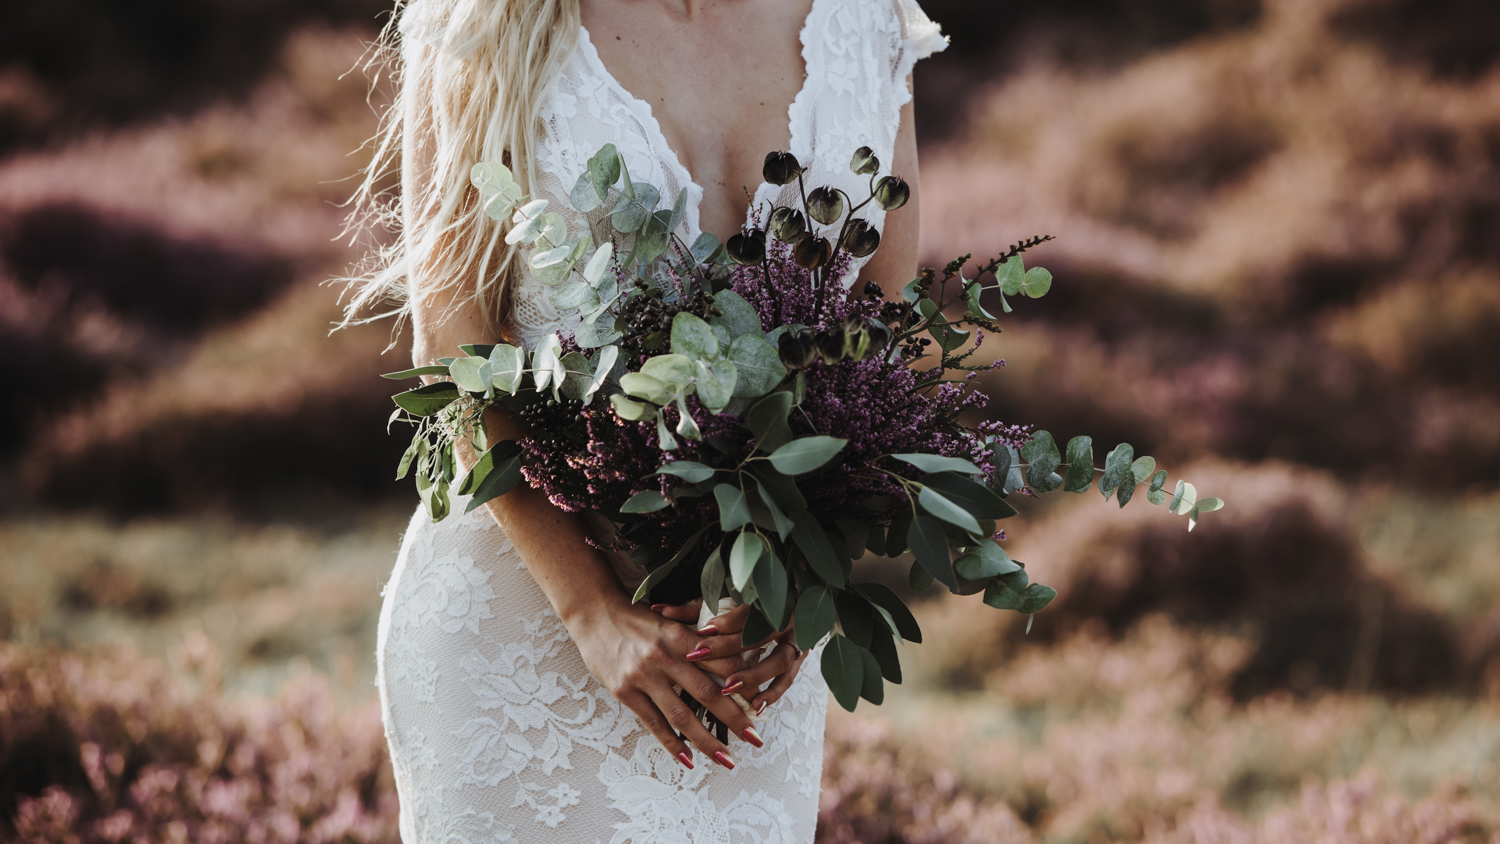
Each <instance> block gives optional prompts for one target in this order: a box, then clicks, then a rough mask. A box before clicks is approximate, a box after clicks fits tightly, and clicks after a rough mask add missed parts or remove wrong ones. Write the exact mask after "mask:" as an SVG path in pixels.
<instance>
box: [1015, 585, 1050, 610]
mask: <svg viewBox="0 0 1500 844" xmlns="http://www.w3.org/2000/svg"><path fill="white" fill-rule="evenodd" d="M1056 597H1057V590H1056V589H1053V588H1052V587H1051V586H1043V585H1042V584H1040V583H1032V584H1030V585H1028V586H1027V587H1026V591H1025V592H1024V593H1022V595H1021V607H1020V610H1021V612H1023V613H1025V614H1026V615H1032V614H1034V613H1038V612H1041V611H1042V610H1043V609H1045V608H1046V607H1047V605H1048V604H1050V603H1052V599H1053V598H1056Z"/></svg>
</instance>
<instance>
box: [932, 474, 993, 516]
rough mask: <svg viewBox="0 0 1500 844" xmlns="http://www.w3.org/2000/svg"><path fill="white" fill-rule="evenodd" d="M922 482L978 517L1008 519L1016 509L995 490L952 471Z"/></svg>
mask: <svg viewBox="0 0 1500 844" xmlns="http://www.w3.org/2000/svg"><path fill="white" fill-rule="evenodd" d="M922 483H923V484H925V485H927V486H929V487H931V488H932V489H935V490H937V491H938V492H940V493H942V494H943V497H944V498H947V499H948V500H949V501H952V502H953V503H955V504H957V505H958V506H960V507H962V508H964V509H965V510H967V511H969V514H970V515H972V516H973V517H974V518H976V519H1008V518H1010V517H1011V516H1014V515H1015V514H1016V509H1015V508H1014V507H1012V506H1010V505H1009V504H1007V503H1006V501H1005V499H1003V498H1001V497H1000V496H999V495H996V494H995V491H994V490H992V489H990V488H989V487H987V486H985V485H984V484H981V483H976V482H974V481H971V480H969V479H968V478H966V477H964V476H963V475H955V474H953V473H952V472H939V473H938V474H936V475H928V476H927V477H925V478H923V479H922Z"/></svg>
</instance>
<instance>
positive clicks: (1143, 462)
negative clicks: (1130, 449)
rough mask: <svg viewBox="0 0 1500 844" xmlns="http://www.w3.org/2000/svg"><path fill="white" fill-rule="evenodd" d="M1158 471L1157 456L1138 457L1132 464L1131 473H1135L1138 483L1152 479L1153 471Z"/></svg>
mask: <svg viewBox="0 0 1500 844" xmlns="http://www.w3.org/2000/svg"><path fill="white" fill-rule="evenodd" d="M1155 471H1156V458H1155V457H1137V458H1136V459H1135V462H1134V463H1131V464H1130V474H1132V475H1135V481H1136V483H1140V484H1143V483H1146V482H1147V481H1149V480H1150V479H1151V473H1152V472H1155Z"/></svg>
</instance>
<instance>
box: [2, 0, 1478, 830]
mask: <svg viewBox="0 0 1500 844" xmlns="http://www.w3.org/2000/svg"><path fill="white" fill-rule="evenodd" d="M23 5H24V7H25V8H23V9H22V10H19V11H16V12H13V13H9V14H11V15H12V17H13V24H14V25H7V26H6V27H5V28H3V31H0V368H3V370H4V371H5V372H6V374H7V376H8V379H7V387H8V389H7V390H5V391H4V393H3V394H0V841H7V840H17V841H26V842H32V841H36V842H42V841H49V842H50V841H78V842H122V841H223V842H233V841H246V842H259V841H307V842H314V841H316V842H325V841H327V842H333V841H341V842H365V841H369V842H393V841H395V840H396V838H397V836H396V831H395V812H396V802H395V794H394V790H393V786H392V784H391V779H390V773H389V770H388V766H387V765H386V762H385V757H384V745H383V739H382V737H381V734H380V727H379V719H378V713H377V712H376V710H375V708H374V706H373V697H374V688H373V686H372V680H373V668H374V664H373V651H374V643H375V622H376V616H377V612H378V609H379V601H380V589H381V586H382V584H383V583H384V581H385V579H386V577H387V575H388V573H389V570H390V567H391V565H392V562H393V560H394V556H395V551H396V547H397V543H398V540H399V535H400V531H401V530H402V529H403V527H404V525H405V522H406V519H407V518H408V516H409V514H410V512H411V508H412V507H413V506H415V496H414V495H413V493H412V490H411V489H410V488H409V487H408V486H406V485H403V484H397V483H394V482H392V481H391V480H390V476H391V474H392V472H391V469H392V467H393V466H394V465H395V462H396V459H397V457H398V456H399V454H400V452H401V451H402V449H403V444H402V443H400V442H399V438H398V437H394V436H387V435H386V433H385V429H384V423H385V417H386V415H387V410H388V408H389V399H388V396H389V394H390V393H391V392H392V390H391V388H390V387H389V386H388V384H389V382H382V381H381V380H380V379H378V378H376V377H375V375H376V374H377V373H379V372H381V371H388V370H391V369H397V368H400V366H401V365H402V353H403V352H402V349H401V346H400V345H399V344H400V343H401V342H402V341H403V338H401V337H400V336H393V335H392V334H391V333H390V330H389V326H384V325H375V326H365V327H360V328H356V329H352V330H348V331H341V332H337V333H333V334H331V335H330V334H329V332H328V329H329V327H330V321H331V320H332V319H333V318H334V317H335V315H336V314H337V301H336V300H337V295H338V290H337V288H336V287H332V286H328V285H325V284H323V282H325V281H326V280H327V279H329V278H330V277H333V276H336V275H338V274H340V273H342V272H345V271H347V269H348V268H349V266H350V265H351V264H352V263H353V262H356V261H358V260H359V259H360V257H361V256H362V254H363V253H364V249H365V247H366V246H367V245H368V244H367V243H358V242H352V241H351V240H350V239H348V238H340V237H339V232H340V226H341V221H342V219H343V214H344V211H343V210H342V209H340V208H339V207H338V204H339V203H340V202H341V201H342V200H343V199H344V198H345V197H346V196H347V195H348V193H349V192H350V190H351V189H352V184H351V182H350V181H349V177H350V176H351V175H352V174H353V173H354V171H355V170H356V169H357V168H358V167H359V165H360V164H361V162H362V161H363V160H364V155H365V153H364V152H362V151H360V150H361V144H362V143H363V141H364V140H365V139H366V138H367V137H368V136H369V135H370V133H371V132H372V131H373V128H374V116H373V112H372V107H374V108H378V107H379V105H380V103H381V102H382V101H383V97H384V90H383V89H382V88H381V87H380V86H379V85H376V86H375V88H374V89H373V91H372V90H371V89H370V88H369V86H368V84H367V81H366V80H365V79H364V78H362V77H361V76H360V75H359V74H357V73H356V74H353V75H347V76H346V75H344V74H345V72H346V71H348V70H350V69H351V68H353V67H354V66H355V64H356V62H357V60H358V59H359V56H360V55H361V52H362V50H363V46H362V45H363V42H364V41H366V40H368V39H369V38H370V37H371V36H372V35H373V33H374V31H375V30H374V26H375V19H376V15H377V14H378V13H379V12H380V11H381V10H382V8H383V7H384V5H385V4H384V3H383V2H380V0H314V1H311V2H310V1H309V0H299V1H298V2H292V0H285V1H283V0H268V2H263V3H259V4H255V5H253V6H247V5H246V4H242V3H235V2H228V0H195V2H189V0H163V2H154V3H144V2H139V0H131V1H130V2H119V0H47V2H33V3H29V4H23ZM924 7H925V8H926V9H927V11H928V12H929V13H930V14H931V15H932V16H933V17H934V18H935V19H937V20H939V21H940V22H942V23H943V24H944V25H945V28H946V29H947V31H949V32H950V33H952V35H953V46H952V48H951V49H950V50H949V51H948V52H947V53H946V54H943V55H940V56H938V57H936V58H934V59H933V60H931V61H929V62H927V63H926V64H924V65H923V66H921V67H920V68H919V79H918V96H919V100H918V102H919V115H918V117H919V124H920V126H919V133H920V137H921V140H922V144H923V147H922V156H923V158H922V165H923V169H922V232H923V250H924V255H925V256H926V258H927V259H928V260H930V261H934V262H940V261H945V260H947V259H948V258H950V257H952V256H953V255H955V254H958V253H962V252H967V251H974V252H975V253H976V254H978V255H983V254H984V253H985V252H996V251H999V250H1000V249H1001V248H1003V247H1004V246H1005V245H1007V244H1009V243H1011V242H1013V241H1016V240H1019V239H1021V238H1023V237H1026V236H1030V235H1034V234H1041V233H1049V234H1053V235H1055V236H1057V240H1056V241H1055V242H1053V243H1049V244H1046V245H1045V246H1043V247H1041V248H1040V249H1038V250H1037V251H1036V253H1035V257H1034V259H1033V260H1034V262H1035V263H1039V264H1043V265H1045V266H1047V267H1048V268H1049V269H1051V270H1052V272H1053V274H1054V276H1055V277H1056V283H1055V284H1054V287H1053V289H1052V292H1051V293H1050V294H1049V295H1048V296H1047V297H1046V298H1045V299H1042V300H1039V301H1031V300H1025V301H1022V302H1018V303H1016V313H1014V314H1013V315H1010V316H1009V317H1007V318H1006V321H1005V323H1004V325H1005V327H1006V331H1005V333H1003V334H1002V335H1000V336H999V337H996V338H991V339H990V341H989V342H988V343H987V344H986V346H985V351H986V352H987V353H989V354H990V355H992V356H993V357H996V358H1004V359H1005V362H1006V365H1005V366H1004V367H1003V368H997V369H995V370H993V371H992V372H991V373H988V374H986V376H985V378H986V379H987V386H988V387H989V388H990V389H991V390H992V391H993V392H994V394H995V396H996V399H995V401H994V402H993V403H992V404H991V406H990V407H988V408H986V410H985V411H984V412H985V413H986V414H987V415H989V416H991V417H993V418H998V419H1001V420H1004V421H1005V422H1008V423H1035V424H1037V425H1038V426H1039V427H1041V428H1046V429H1048V430H1050V431H1052V432H1053V433H1054V434H1055V435H1057V436H1058V437H1060V438H1066V437H1069V436H1072V435H1074V434H1079V433H1088V434H1091V435H1093V436H1094V437H1095V439H1096V441H1098V442H1103V441H1110V442H1118V441H1127V442H1130V443H1132V444H1134V446H1135V449H1136V452H1137V453H1138V454H1144V453H1150V454H1153V455H1155V456H1156V457H1157V459H1158V461H1159V462H1160V464H1161V465H1162V466H1163V467H1164V468H1167V469H1168V470H1169V471H1170V472H1171V473H1172V481H1171V482H1172V483H1175V480H1176V478H1177V477H1179V476H1186V477H1188V478H1190V479H1191V480H1193V481H1194V482H1195V483H1196V484H1197V485H1198V487H1199V489H1200V490H1205V491H1210V490H1211V492H1208V493H1207V494H1213V495H1218V496H1219V497H1222V498H1224V499H1226V500H1227V501H1228V502H1229V506H1228V507H1227V508H1226V509H1225V510H1224V511H1222V512H1219V513H1214V514H1212V515H1211V516H1208V517H1205V518H1204V520H1203V522H1202V524H1200V525H1199V527H1198V529H1197V530H1195V531H1194V532H1193V533H1192V534H1189V533H1187V531H1186V530H1185V529H1184V524H1183V520H1182V519H1174V518H1170V517H1168V516H1166V515H1165V514H1164V513H1163V512H1162V511H1161V510H1160V509H1159V508H1149V507H1135V506H1132V507H1131V508H1128V509H1124V510H1121V509H1118V508H1116V507H1115V505H1114V504H1113V503H1109V504H1105V503H1103V502H1101V501H1100V500H1099V498H1097V497H1096V496H1094V495H1092V494H1089V495H1087V496H1082V497H1079V496H1067V497H1065V498H1063V499H1061V500H1049V501H1033V502H1027V503H1028V504H1031V505H1032V506H1030V507H1025V508H1023V509H1024V511H1025V512H1024V514H1023V516H1022V517H1021V518H1019V519H1015V520H1012V521H1011V522H1009V523H1007V525H1006V527H1007V530H1008V534H1009V539H1008V540H1007V545H1008V550H1009V551H1010V553H1011V554H1012V556H1014V557H1016V558H1017V559H1021V560H1025V561H1026V562H1027V564H1028V567H1029V568H1030V570H1031V571H1032V572H1033V573H1034V576H1035V578H1036V579H1038V580H1040V581H1043V582H1046V583H1049V584H1051V585H1054V586H1056V587H1057V589H1058V590H1059V593H1060V597H1059V599H1058V600H1057V602H1056V603H1054V604H1053V605H1052V606H1051V607H1050V608H1048V609H1047V610H1046V611H1045V612H1044V613H1042V614H1040V615H1038V616H1037V617H1036V619H1035V626H1034V627H1033V628H1032V630H1031V631H1030V633H1029V634H1028V633H1026V632H1025V622H1024V620H1021V619H1019V618H1018V617H1016V616H1015V615H1014V614H1010V613H1000V612H997V611H994V610H990V609H988V608H986V607H984V606H983V605H981V604H980V603H979V602H978V601H977V600H975V599H973V598H968V599H959V598H951V597H945V598H924V599H922V600H921V601H920V602H919V603H918V606H917V614H918V617H919V620H920V621H921V622H922V625H923V629H924V633H925V634H926V643H925V644H922V645H920V646H909V647H908V650H907V652H906V656H907V659H906V660H905V661H904V662H905V664H906V665H907V666H908V675H907V677H906V680H905V683H904V684H903V685H901V686H900V687H898V688H895V689H893V690H891V692H890V693H889V694H888V695H887V699H886V703H885V705H884V706H882V707H880V708H874V707H869V706H868V705H862V706H861V707H860V708H859V710H858V712H857V713H856V714H854V715H849V714H847V713H844V712H842V710H838V709H837V707H835V711H834V712H832V713H830V720H829V733H828V744H827V749H826V766H825V772H824V791H823V798H822V823H821V825H820V838H821V840H823V841H828V842H835V841H837V842H913V844H915V843H916V842H922V843H923V844H928V843H929V842H930V843H931V844H936V843H937V842H1037V844H1093V843H1094V842H1106V841H1127V842H1137V841H1139V842H1161V844H1168V843H1170V844H1189V843H1191V844H1241V843H1242V842H1243V844H1251V843H1252V842H1254V844H1260V843H1261V842H1265V843H1266V844H1271V842H1276V844H1282V842H1291V844H1301V842H1306V843H1307V844H1313V843H1314V842H1317V844H1345V842H1348V843H1349V844H1354V842H1358V843H1359V844H1387V842H1389V844H1405V842H1423V843H1424V844H1426V843H1427V842H1431V844H1439V843H1440V842H1471V843H1472V844H1482V843H1483V842H1488V844H1500V12H1497V11H1496V9H1497V8H1500V7H1496V6H1495V5H1494V4H1493V3H1492V2H1488V0H1423V1H1421V2H1419V0H1198V1H1197V2H1188V0H1139V1H1138V2H1126V0H1067V1H1066V2H1040V0H1014V2H1008V3H1000V4H995V3H988V2H963V0H929V2H926V3H924ZM9 23H11V22H8V24H9ZM997 304H998V303H997ZM996 309H998V308H997V307H996V308H992V310H996ZM393 340H394V341H397V343H398V345H397V347H396V348H395V350H393V351H391V352H389V353H386V354H385V355H384V356H382V352H383V350H385V349H386V348H387V346H388V344H390V343H391V342H392V341H393ZM1050 498H1052V499H1058V496H1051V497H1050ZM867 563H868V561H867ZM904 571H905V570H904V568H903V567H901V566H899V565H898V566H891V565H889V564H887V565H885V566H877V565H875V564H873V563H871V564H869V573H870V576H871V577H876V578H880V579H883V580H885V581H887V582H890V583H892V584H894V585H898V586H899V585H901V584H903V583H904V580H905V577H904ZM902 588H905V587H902ZM912 647H915V648H916V650H912Z"/></svg>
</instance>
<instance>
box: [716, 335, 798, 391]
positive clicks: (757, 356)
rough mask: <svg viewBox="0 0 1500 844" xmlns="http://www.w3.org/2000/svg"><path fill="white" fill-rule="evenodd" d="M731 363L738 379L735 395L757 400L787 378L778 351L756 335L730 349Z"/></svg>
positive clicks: (747, 337)
mask: <svg viewBox="0 0 1500 844" xmlns="http://www.w3.org/2000/svg"><path fill="white" fill-rule="evenodd" d="M729 359H730V360H732V361H734V365H735V368H736V370H737V371H738V377H737V378H736V379H735V382H734V395H735V396H737V397H739V398H755V397H757V396H763V395H765V394H766V393H769V392H771V391H772V390H774V389H776V386H777V385H778V384H780V383H781V381H782V379H784V378H786V367H785V366H783V365H782V364H781V356H780V355H779V354H778V353H777V351H776V349H775V348H773V347H772V346H771V344H770V343H767V342H766V341H765V340H762V339H761V338H760V337H759V336H757V335H756V334H742V335H740V336H739V337H736V338H735V340H734V342H733V343H731V344H730V345H729Z"/></svg>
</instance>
